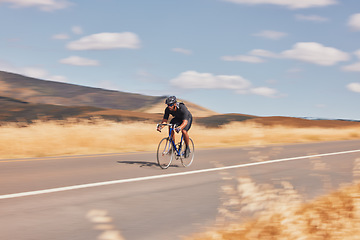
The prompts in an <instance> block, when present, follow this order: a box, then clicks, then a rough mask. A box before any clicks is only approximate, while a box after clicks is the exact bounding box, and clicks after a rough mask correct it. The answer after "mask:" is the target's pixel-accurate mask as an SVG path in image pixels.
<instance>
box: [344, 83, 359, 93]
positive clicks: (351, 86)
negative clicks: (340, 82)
mask: <svg viewBox="0 0 360 240" xmlns="http://www.w3.org/2000/svg"><path fill="white" fill-rule="evenodd" d="M346 87H347V89H349V90H350V91H352V92H356V93H360V83H349V84H348V85H347V86H346Z"/></svg>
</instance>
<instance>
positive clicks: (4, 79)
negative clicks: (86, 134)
mask: <svg viewBox="0 0 360 240" xmlns="http://www.w3.org/2000/svg"><path fill="white" fill-rule="evenodd" d="M0 96H4V97H10V98H13V99H21V100H23V101H26V102H29V103H35V104H51V105H60V106H91V107H96V108H107V109H119V110H129V111H138V112H144V113H163V111H164V108H165V104H164V100H165V96H158V97H155V96H147V95H142V94H134V93H128V92H121V91H113V90H106V89H101V88H93V87H85V86H80V85H74V84H68V83H60V82H53V81H46V80H41V79H36V78H30V77H26V76H22V75H19V74H14V73H8V72H3V71H0ZM186 103H187V105H188V106H189V107H190V108H191V111H192V112H193V113H194V115H197V116H209V115H212V114H216V112H213V111H210V110H208V109H206V108H203V107H201V106H198V105H196V104H193V103H190V102H186Z"/></svg>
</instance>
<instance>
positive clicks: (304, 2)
mask: <svg viewBox="0 0 360 240" xmlns="http://www.w3.org/2000/svg"><path fill="white" fill-rule="evenodd" d="M223 1H225V2H232V3H237V4H249V5H257V4H273V5H279V6H284V7H288V8H290V9H299V8H311V7H326V6H329V5H332V4H336V3H337V1H336V0H223Z"/></svg>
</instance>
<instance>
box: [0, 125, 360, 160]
mask: <svg viewBox="0 0 360 240" xmlns="http://www.w3.org/2000/svg"><path fill="white" fill-rule="evenodd" d="M155 128H156V126H155V124H153V123H146V122H137V123H115V122H111V121H106V120H103V119H93V120H91V121H89V120H81V121H80V120H67V121H38V122H36V123H34V124H31V125H26V124H22V123H11V124H10V123H9V124H5V125H2V126H1V127H0V136H1V138H0V158H20V157H43V156H57V155H73V154H94V153H112V152H133V151H156V147H157V144H158V143H159V141H160V139H161V138H163V137H166V136H167V130H164V131H163V132H162V133H161V134H159V133H157V132H156V130H155ZM359 130H360V129H359V128H339V129H336V128H331V129H329V128H289V127H283V126H273V127H263V126H259V125H256V124H254V123H231V124H228V125H225V126H223V127H221V128H206V127H202V126H198V125H196V124H194V125H193V127H192V128H191V130H190V137H191V138H193V140H194V142H195V147H196V148H210V147H211V148H213V147H231V146H246V145H263V144H279V143H298V142H312V141H330V140H347V139H358V138H359V137H360V136H359V134H358V132H360V131H359ZM177 138H178V139H179V138H180V137H179V135H177Z"/></svg>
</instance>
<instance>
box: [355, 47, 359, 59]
mask: <svg viewBox="0 0 360 240" xmlns="http://www.w3.org/2000/svg"><path fill="white" fill-rule="evenodd" d="M354 54H355V56H357V58H359V59H360V49H359V50H357V51H355V52H354Z"/></svg>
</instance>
